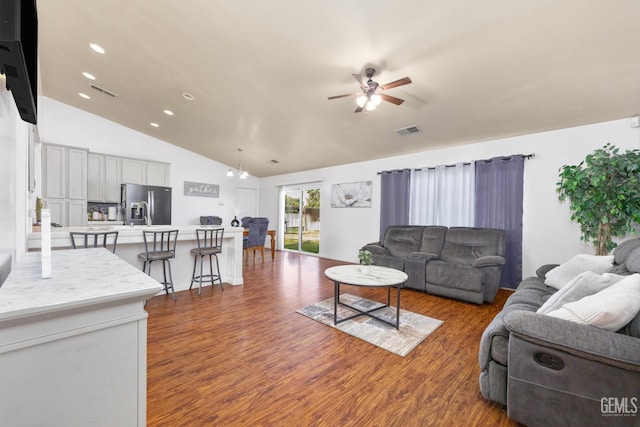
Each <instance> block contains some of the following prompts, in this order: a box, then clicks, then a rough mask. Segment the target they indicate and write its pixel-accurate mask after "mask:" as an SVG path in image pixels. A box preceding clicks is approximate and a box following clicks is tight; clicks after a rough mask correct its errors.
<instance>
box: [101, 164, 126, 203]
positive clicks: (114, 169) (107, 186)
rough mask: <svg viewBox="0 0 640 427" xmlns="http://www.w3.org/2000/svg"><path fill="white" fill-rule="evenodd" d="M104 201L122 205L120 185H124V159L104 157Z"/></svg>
mask: <svg viewBox="0 0 640 427" xmlns="http://www.w3.org/2000/svg"><path fill="white" fill-rule="evenodd" d="M104 178H105V181H104V201H105V202H111V203H120V184H122V182H123V181H122V159H121V158H120V157H114V156H105V157H104Z"/></svg>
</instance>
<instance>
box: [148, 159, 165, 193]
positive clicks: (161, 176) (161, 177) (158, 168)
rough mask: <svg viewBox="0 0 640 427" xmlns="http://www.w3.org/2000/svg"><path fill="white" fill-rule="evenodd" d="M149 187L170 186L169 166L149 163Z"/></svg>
mask: <svg viewBox="0 0 640 427" xmlns="http://www.w3.org/2000/svg"><path fill="white" fill-rule="evenodd" d="M146 184H147V185H160V186H163V187H168V186H169V165H168V164H166V163H156V162H147V182H146Z"/></svg>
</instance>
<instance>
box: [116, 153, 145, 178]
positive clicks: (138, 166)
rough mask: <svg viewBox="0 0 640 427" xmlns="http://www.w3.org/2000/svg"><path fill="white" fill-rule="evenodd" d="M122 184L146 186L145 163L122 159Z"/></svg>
mask: <svg viewBox="0 0 640 427" xmlns="http://www.w3.org/2000/svg"><path fill="white" fill-rule="evenodd" d="M122 183H123V184H146V183H147V162H145V161H144V160H136V159H127V158H123V159H122Z"/></svg>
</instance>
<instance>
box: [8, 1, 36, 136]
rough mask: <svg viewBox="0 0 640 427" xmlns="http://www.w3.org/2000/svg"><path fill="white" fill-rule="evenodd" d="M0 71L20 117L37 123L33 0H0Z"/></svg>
mask: <svg viewBox="0 0 640 427" xmlns="http://www.w3.org/2000/svg"><path fill="white" fill-rule="evenodd" d="M0 71H1V72H2V74H4V75H5V78H6V85H7V89H8V90H10V91H11V93H12V94H13V99H14V101H15V103H16V106H17V107H18V112H19V113H20V117H22V120H24V121H27V122H29V123H33V124H36V119H37V96H38V13H37V9H36V2H35V0H0Z"/></svg>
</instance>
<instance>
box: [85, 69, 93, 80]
mask: <svg viewBox="0 0 640 427" xmlns="http://www.w3.org/2000/svg"><path fill="white" fill-rule="evenodd" d="M82 75H83V76H85V77H86V78H88V79H89V80H95V79H96V76H94V75H93V74H91V73H87V72H86V71H83V72H82Z"/></svg>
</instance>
